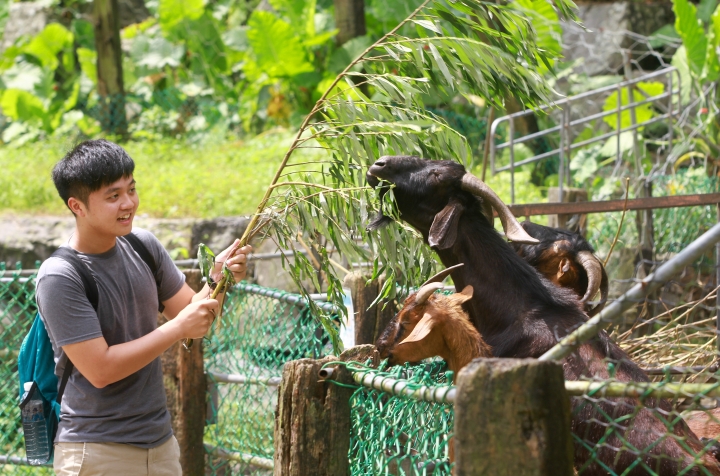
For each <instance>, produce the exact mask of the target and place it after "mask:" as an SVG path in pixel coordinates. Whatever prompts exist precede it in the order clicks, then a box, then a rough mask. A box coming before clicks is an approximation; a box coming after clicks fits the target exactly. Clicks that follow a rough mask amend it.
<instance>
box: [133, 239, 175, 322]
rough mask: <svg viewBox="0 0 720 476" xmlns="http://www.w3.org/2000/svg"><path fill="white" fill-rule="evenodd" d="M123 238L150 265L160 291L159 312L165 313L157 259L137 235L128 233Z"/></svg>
mask: <svg viewBox="0 0 720 476" xmlns="http://www.w3.org/2000/svg"><path fill="white" fill-rule="evenodd" d="M123 238H124V239H125V240H127V242H128V243H130V246H132V249H134V250H135V252H136V253H137V254H138V255H139V256H140V258H142V260H143V261H144V262H145V264H146V265H148V268H150V271H151V272H152V275H153V278H155V286H156V287H157V290H158V311H160V312H163V310H164V309H165V306H163V304H162V303H161V302H160V278H159V277H158V268H157V264H156V263H155V258H154V257H153V255H152V253H150V250H148V249H147V247H146V246H145V244H144V243H143V242H142V241H141V240H140V238H138V237H137V235H136V234H134V233H128V234H127V235H125V236H123Z"/></svg>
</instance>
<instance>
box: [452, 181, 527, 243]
mask: <svg viewBox="0 0 720 476" xmlns="http://www.w3.org/2000/svg"><path fill="white" fill-rule="evenodd" d="M462 189H463V190H465V191H466V192H470V193H472V194H473V195H476V196H478V197H480V198H482V199H483V200H484V201H486V202H487V203H489V204H490V206H492V208H494V209H495V210H496V211H497V214H498V217H499V218H500V222H501V223H502V226H503V230H505V236H507V238H508V239H509V240H510V241H514V242H515V243H528V244H534V243H539V241H538V240H536V239H535V238H533V237H532V236H530V235H528V234H527V232H526V231H525V230H524V229H523V227H522V226H520V222H518V221H517V219H516V218H515V216H514V215H513V214H512V212H511V211H510V209H509V208H508V207H507V205H505V204H504V203H503V201H502V200H500V197H498V196H497V194H496V193H495V192H493V190H492V189H491V188H490V187H488V186H487V184H486V183H485V182H483V181H482V180H480V179H479V178H477V177H475V176H474V175H473V174H471V173H466V174H465V175H464V176H463V178H462Z"/></svg>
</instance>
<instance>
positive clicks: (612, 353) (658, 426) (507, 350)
mask: <svg viewBox="0 0 720 476" xmlns="http://www.w3.org/2000/svg"><path fill="white" fill-rule="evenodd" d="M464 175H465V169H464V168H463V167H462V166H461V165H460V164H457V163H455V162H452V161H430V160H423V159H420V158H418V157H407V156H404V157H383V158H381V159H379V160H378V161H377V162H376V163H375V165H373V166H372V167H371V168H370V170H369V171H368V175H367V179H368V183H370V185H372V186H377V185H378V183H379V180H378V179H382V180H385V181H388V182H390V183H393V184H395V188H394V190H393V193H394V196H395V201H396V203H397V205H398V210H399V212H400V217H401V218H402V219H403V220H405V221H406V222H408V223H409V224H410V225H412V226H413V227H414V228H416V229H417V230H418V231H419V232H420V233H421V234H422V235H423V238H424V240H425V242H426V243H427V242H428V238H429V235H430V234H431V233H432V232H433V231H432V227H433V223H434V221H435V216H436V215H437V214H439V213H441V212H443V211H445V210H447V209H448V207H455V209H456V211H457V212H458V213H461V215H460V218H459V220H457V221H456V223H457V230H456V238H455V239H454V242H452V244H451V246H449V247H447V248H446V249H437V250H436V251H437V253H438V256H439V257H440V260H441V261H442V263H443V265H444V266H445V267H450V266H453V265H456V264H458V263H464V264H465V265H464V266H462V267H461V268H459V269H458V270H456V271H454V272H453V273H452V278H453V282H454V284H455V288H456V289H457V290H458V291H460V290H462V289H463V288H464V287H465V286H467V285H471V286H472V287H473V290H474V294H473V297H472V299H471V300H470V301H468V302H467V303H466V304H465V306H466V309H467V310H468V313H469V315H470V317H471V320H472V321H473V324H474V325H475V327H476V328H477V330H478V331H479V332H480V334H481V335H482V337H483V338H484V340H485V341H486V342H487V343H488V344H489V345H490V347H491V348H492V349H493V354H494V355H495V356H497V357H513V358H524V357H531V358H537V357H539V356H541V355H542V354H543V353H545V352H546V351H547V350H549V349H550V348H551V347H553V346H554V345H555V344H556V343H557V342H558V340H559V339H560V338H562V337H564V336H565V335H567V334H568V333H570V332H571V331H572V330H573V329H575V328H577V327H578V326H580V325H582V324H583V323H584V322H586V321H587V316H586V314H585V313H584V312H583V310H582V308H581V304H580V302H579V298H578V296H577V295H576V294H575V293H574V292H572V291H570V290H568V289H565V288H561V287H558V286H555V285H553V284H552V283H550V282H549V281H548V280H546V279H545V278H544V277H542V276H541V275H540V274H539V273H538V272H537V271H536V270H535V269H534V268H533V267H532V266H531V265H530V264H528V263H527V262H526V261H524V260H523V259H522V258H521V257H520V256H518V254H517V253H516V252H515V251H514V250H513V248H512V247H511V246H510V245H509V244H508V243H507V242H506V241H505V240H504V239H503V237H501V235H500V234H499V233H497V232H496V231H495V230H494V229H493V228H492V227H491V225H490V223H489V222H488V220H487V219H486V218H485V216H484V215H483V213H482V209H481V205H482V201H481V199H480V198H479V197H477V196H475V195H472V194H471V193H469V192H466V191H464V190H462V188H461V180H462V177H463V176H464ZM387 221H388V219H387V217H382V216H381V217H378V218H376V219H375V220H374V221H373V223H372V224H371V225H370V227H377V226H381V225H382V224H384V223H386V222H387ZM395 324H396V323H395ZM392 327H393V323H391V324H390V325H389V326H388V331H390V330H391V328H392ZM384 338H385V339H388V338H390V336H389V335H383V336H381V337H380V339H379V340H378V341H379V342H380V341H382V340H383V339H384ZM609 361H611V362H614V363H615V373H614V377H615V378H616V379H617V380H620V381H637V382H647V381H649V379H648V377H647V375H646V374H645V373H644V372H643V371H642V370H641V369H640V368H639V367H638V366H637V364H635V363H634V362H633V361H632V360H631V359H630V358H629V357H628V356H627V354H626V353H625V352H623V351H622V350H621V349H620V347H619V346H618V345H617V344H615V343H614V342H613V341H612V340H611V339H610V338H609V337H608V335H607V333H605V332H600V333H599V334H598V335H597V336H596V337H595V338H594V339H592V340H590V341H588V342H586V343H585V344H583V345H582V346H581V347H580V348H579V349H578V350H577V351H576V352H574V353H573V354H571V355H570V356H569V357H567V358H566V359H565V361H564V362H563V371H564V374H565V378H566V379H567V380H579V379H582V378H588V377H592V378H600V379H606V378H609V377H610V375H609V373H608V367H607V366H608V362H609ZM572 400H573V401H572V405H573V417H572V431H573V433H574V434H575V435H576V437H578V438H579V439H580V440H582V442H580V441H577V440H576V441H574V444H575V463H576V467H577V468H578V469H580V468H582V469H583V471H582V474H583V475H584V476H595V475H598V476H599V475H603V476H604V475H607V474H608V472H607V471H606V470H605V469H603V468H602V467H601V465H600V464H599V463H598V462H597V461H592V462H590V461H589V460H590V456H591V453H590V451H589V450H588V449H587V447H586V445H587V446H590V447H591V448H593V450H594V451H596V452H597V460H599V461H600V462H602V464H604V465H606V466H607V467H608V468H612V469H613V471H615V472H616V473H617V474H625V475H627V476H635V475H646V474H651V473H650V472H649V471H648V470H647V469H646V468H651V469H652V470H653V471H654V472H655V473H656V474H658V475H661V476H674V475H677V474H679V473H680V472H681V471H683V469H685V468H688V467H691V466H693V465H694V464H695V463H694V462H693V458H692V456H691V455H690V454H689V453H688V452H687V451H685V449H684V448H683V446H682V444H680V443H678V442H677V441H676V440H675V438H676V437H677V436H682V437H684V438H685V439H684V441H685V445H687V446H688V447H690V448H691V449H692V450H693V451H694V452H695V453H698V454H702V453H704V451H703V448H704V445H703V444H702V443H701V442H700V441H699V440H698V439H697V437H695V435H694V434H693V433H692V431H691V430H690V429H689V428H688V427H687V425H686V424H685V422H684V421H683V420H682V419H680V418H677V417H676V418H674V419H673V418H672V416H668V419H669V420H671V421H670V422H668V423H667V424H664V423H663V422H662V421H660V419H659V418H658V416H656V415H655V414H653V411H650V410H648V409H647V408H639V409H637V408H636V407H637V405H638V402H637V401H636V400H633V399H611V400H609V399H600V400H598V401H596V402H595V403H590V402H589V401H588V400H585V399H582V398H573V399H572ZM645 404H646V405H647V406H650V407H653V406H655V407H657V408H658V410H654V411H655V412H658V411H659V412H661V413H663V414H668V415H669V414H670V413H671V410H672V409H671V405H670V403H669V402H667V401H665V400H660V401H652V402H648V401H646V402H645ZM606 415H607V416H610V417H611V418H610V419H608V418H607V416H606ZM620 417H625V418H626V419H624V420H622V421H618V422H617V423H616V422H615V420H617V419H618V418H620ZM609 428H614V429H615V430H614V432H612V433H611V434H610V435H609V436H607V437H605V439H604V441H603V442H602V443H601V444H599V442H601V440H602V439H603V437H604V435H605V434H606V431H607V430H608V429H609ZM668 433H673V434H674V435H676V436H675V437H673V436H665V435H666V434H668ZM623 440H625V441H627V442H629V443H630V444H631V445H632V446H633V447H635V448H637V449H638V451H639V452H643V451H646V453H645V454H644V455H643V456H641V460H642V462H643V464H644V465H646V466H643V465H636V466H635V467H633V468H632V469H629V468H631V467H632V466H633V464H634V463H635V461H636V459H637V456H636V455H635V454H633V453H630V452H628V451H625V448H627V445H624V444H623ZM618 448H623V451H622V452H620V453H618V450H617V449H618ZM646 449H647V450H646ZM699 460H700V462H701V463H700V464H701V465H702V468H699V467H698V466H695V467H693V468H692V469H690V470H689V471H687V472H685V473H683V474H687V475H700V474H714V475H715V474H717V475H720V469H719V468H718V466H717V461H716V460H715V459H714V458H713V457H712V456H710V455H707V454H703V456H701V457H699ZM626 470H628V472H625V471H626Z"/></svg>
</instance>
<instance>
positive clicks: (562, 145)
mask: <svg viewBox="0 0 720 476" xmlns="http://www.w3.org/2000/svg"><path fill="white" fill-rule="evenodd" d="M564 173H565V109H564V108H563V110H562V113H561V115H560V165H559V166H558V202H562V201H563V174H564Z"/></svg>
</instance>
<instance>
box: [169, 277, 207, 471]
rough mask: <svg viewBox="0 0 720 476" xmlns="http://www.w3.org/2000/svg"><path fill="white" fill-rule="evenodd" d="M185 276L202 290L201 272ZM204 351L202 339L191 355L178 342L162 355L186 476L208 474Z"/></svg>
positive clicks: (172, 417) (171, 416)
mask: <svg viewBox="0 0 720 476" xmlns="http://www.w3.org/2000/svg"><path fill="white" fill-rule="evenodd" d="M183 273H184V274H185V280H186V282H187V283H188V285H189V286H190V287H191V288H192V289H193V290H194V291H199V290H200V289H201V288H202V285H203V283H202V281H201V278H202V276H201V275H200V270H197V269H192V270H184V271H183ZM164 322H166V319H165V316H163V315H162V314H158V325H160V324H163V323H164ZM202 347H203V346H202V339H197V340H195V343H194V345H193V346H192V347H191V349H190V350H191V351H190V352H187V351H186V350H185V349H184V348H183V346H182V344H181V343H180V342H177V343H175V344H174V345H173V346H172V347H170V348H169V349H168V350H166V351H165V353H164V354H163V355H162V364H163V380H164V383H165V393H166V395H167V400H168V410H169V411H170V418H171V420H172V428H173V433H174V434H175V437H176V438H177V440H178V444H179V445H180V465H181V466H182V469H183V474H184V475H186V476H189V475H198V474H200V475H201V474H204V471H205V468H204V466H205V449H204V448H203V433H204V431H205V409H206V405H205V386H206V382H205V373H204V369H203V351H202Z"/></svg>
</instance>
